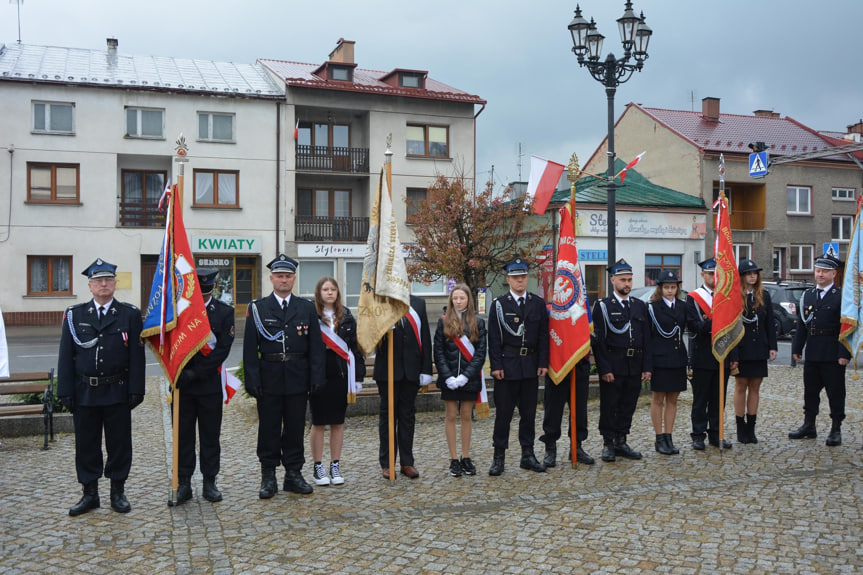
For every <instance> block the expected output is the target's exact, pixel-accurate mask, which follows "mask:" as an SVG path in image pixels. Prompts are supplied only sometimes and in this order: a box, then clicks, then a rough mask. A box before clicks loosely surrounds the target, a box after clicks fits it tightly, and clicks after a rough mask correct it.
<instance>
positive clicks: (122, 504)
mask: <svg viewBox="0 0 863 575" xmlns="http://www.w3.org/2000/svg"><path fill="white" fill-rule="evenodd" d="M111 509H113V510H114V511H116V512H117V513H128V512H130V511H131V510H132V506H131V505H129V500H128V499H126V481H125V480H123V479H112V480H111Z"/></svg>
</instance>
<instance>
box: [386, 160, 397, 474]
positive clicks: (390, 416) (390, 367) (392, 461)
mask: <svg viewBox="0 0 863 575" xmlns="http://www.w3.org/2000/svg"><path fill="white" fill-rule="evenodd" d="M391 159H392V154H387V161H386V166H387V170H386V179H387V192H388V193H389V194H390V199H392V193H393V192H392V177H393V165H392V162H391ZM394 353H395V352H394V351H393V330H390V331H389V333H388V337H387V427H388V432H389V433H388V434H387V435H388V436H389V439H388V442H389V466H390V481H395V479H396V448H395V430H396V423H395V413H394V412H393V411H394V405H395V398H394V393H395V385H394V382H393V378H394V377H395V367H394V364H393V361H394V358H393V355H394Z"/></svg>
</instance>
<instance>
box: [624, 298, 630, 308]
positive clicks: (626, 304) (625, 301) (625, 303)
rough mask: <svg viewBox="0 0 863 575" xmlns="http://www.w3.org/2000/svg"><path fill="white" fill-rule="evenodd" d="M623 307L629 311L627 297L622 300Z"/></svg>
mask: <svg viewBox="0 0 863 575" xmlns="http://www.w3.org/2000/svg"><path fill="white" fill-rule="evenodd" d="M623 309H625V310H626V311H629V300H628V299H625V300H623Z"/></svg>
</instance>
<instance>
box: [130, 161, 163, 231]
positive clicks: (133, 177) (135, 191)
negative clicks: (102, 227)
mask: <svg viewBox="0 0 863 575" xmlns="http://www.w3.org/2000/svg"><path fill="white" fill-rule="evenodd" d="M122 177H123V180H122V181H123V185H122V189H121V191H120V225H121V226H123V227H161V226H163V225H164V224H165V214H163V213H161V212H159V198H161V197H162V192H164V191H165V183H166V181H167V179H168V173H167V172H151V171H148V170H123V171H122Z"/></svg>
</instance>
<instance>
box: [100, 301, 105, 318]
mask: <svg viewBox="0 0 863 575" xmlns="http://www.w3.org/2000/svg"><path fill="white" fill-rule="evenodd" d="M104 317H105V306H103V305H100V306H99V321H102V319H104Z"/></svg>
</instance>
